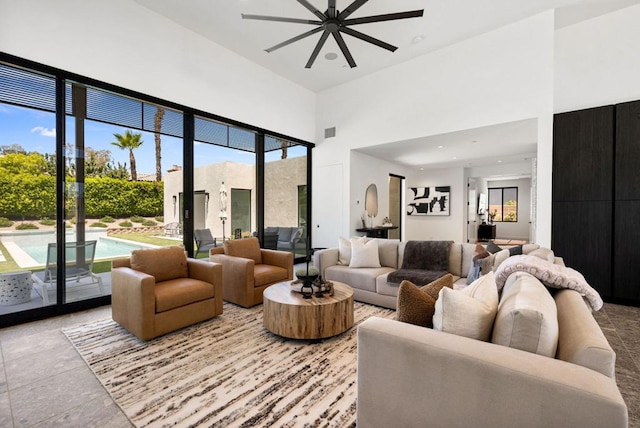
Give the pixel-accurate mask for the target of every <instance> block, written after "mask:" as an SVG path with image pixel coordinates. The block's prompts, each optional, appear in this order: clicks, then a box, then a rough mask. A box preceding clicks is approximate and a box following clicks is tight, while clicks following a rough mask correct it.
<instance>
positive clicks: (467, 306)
mask: <svg viewBox="0 0 640 428" xmlns="http://www.w3.org/2000/svg"><path fill="white" fill-rule="evenodd" d="M497 311H498V288H497V287H496V281H495V275H494V273H493V272H489V273H488V274H486V275H484V276H481V277H480V278H478V279H477V280H475V281H473V282H472V283H471V284H470V285H469V286H468V287H466V288H464V289H462V290H452V289H450V288H447V287H444V288H443V289H442V290H440V294H439V295H438V300H436V309H435V313H434V315H433V328H434V329H435V330H440V331H444V332H447V333H451V334H456V335H458V336H465V337H470V338H472V339H478V340H483V341H485V342H486V341H488V340H489V339H490V338H491V329H492V327H493V320H494V319H495V316H496V312H497Z"/></svg>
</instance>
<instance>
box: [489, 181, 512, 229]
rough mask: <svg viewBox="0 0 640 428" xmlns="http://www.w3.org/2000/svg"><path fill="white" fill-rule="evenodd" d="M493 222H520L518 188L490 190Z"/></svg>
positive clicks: (490, 214)
mask: <svg viewBox="0 0 640 428" xmlns="http://www.w3.org/2000/svg"><path fill="white" fill-rule="evenodd" d="M491 216H493V221H501V222H517V221H518V188H517V187H493V188H490V189H489V217H491Z"/></svg>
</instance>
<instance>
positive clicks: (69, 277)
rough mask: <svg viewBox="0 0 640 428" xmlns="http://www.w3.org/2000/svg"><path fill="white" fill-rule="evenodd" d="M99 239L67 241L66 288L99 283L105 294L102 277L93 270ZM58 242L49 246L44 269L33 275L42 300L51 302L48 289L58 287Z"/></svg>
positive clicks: (101, 292) (101, 291) (44, 302)
mask: <svg viewBox="0 0 640 428" xmlns="http://www.w3.org/2000/svg"><path fill="white" fill-rule="evenodd" d="M96 243H97V241H85V242H67V243H66V244H65V262H66V264H65V285H66V288H67V289H69V288H73V287H81V286H82V287H84V286H89V285H94V284H98V288H99V289H100V295H103V294H104V286H103V284H102V278H100V277H99V276H98V275H96V274H94V273H93V272H92V270H93V259H94V257H95V254H96ZM57 260H58V251H57V244H56V243H50V244H49V245H48V247H47V264H46V266H45V269H44V271H41V272H35V273H34V274H33V275H32V278H33V281H34V284H35V286H36V291H38V292H39V294H40V295H41V296H42V302H43V304H44V305H45V306H46V305H48V304H49V293H48V292H47V291H48V289H53V290H55V289H56V277H57Z"/></svg>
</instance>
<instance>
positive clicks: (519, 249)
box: [509, 245, 522, 257]
mask: <svg viewBox="0 0 640 428" xmlns="http://www.w3.org/2000/svg"><path fill="white" fill-rule="evenodd" d="M520 254H522V245H516V246H515V247H511V248H509V257H511V256H518V255H520Z"/></svg>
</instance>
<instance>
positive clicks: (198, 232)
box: [193, 229, 216, 259]
mask: <svg viewBox="0 0 640 428" xmlns="http://www.w3.org/2000/svg"><path fill="white" fill-rule="evenodd" d="M193 239H195V241H196V254H195V255H194V256H193V257H194V258H196V259H197V258H198V254H200V253H205V254H206V255H207V256H208V255H209V250H210V249H211V248H215V247H216V238H214V237H213V236H211V231H210V230H209V229H195V230H194V231H193Z"/></svg>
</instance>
